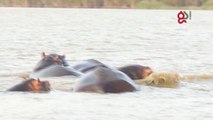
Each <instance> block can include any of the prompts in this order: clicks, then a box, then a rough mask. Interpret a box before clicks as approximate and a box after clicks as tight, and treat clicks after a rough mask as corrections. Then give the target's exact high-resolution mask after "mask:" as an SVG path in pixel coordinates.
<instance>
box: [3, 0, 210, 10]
mask: <svg viewBox="0 0 213 120" xmlns="http://www.w3.org/2000/svg"><path fill="white" fill-rule="evenodd" d="M0 7H65V8H139V9H213V0H0Z"/></svg>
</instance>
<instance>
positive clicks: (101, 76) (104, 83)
mask: <svg viewBox="0 0 213 120" xmlns="http://www.w3.org/2000/svg"><path fill="white" fill-rule="evenodd" d="M138 89H139V87H138V86H137V85H136V84H135V83H134V82H133V81H132V80H131V79H130V78H129V77H128V76H126V75H125V74H124V73H122V72H120V71H117V70H112V69H109V68H104V67H98V68H96V69H95V70H93V71H90V72H88V73H87V74H85V75H84V76H83V77H81V78H80V80H79V81H78V83H77V84H76V85H75V87H74V91H77V92H79V91H80V92H104V93H121V92H132V91H136V90H138Z"/></svg>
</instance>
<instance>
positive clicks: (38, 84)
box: [8, 78, 50, 92]
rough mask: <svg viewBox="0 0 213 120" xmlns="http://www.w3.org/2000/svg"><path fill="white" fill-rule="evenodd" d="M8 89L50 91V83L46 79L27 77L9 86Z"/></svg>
mask: <svg viewBox="0 0 213 120" xmlns="http://www.w3.org/2000/svg"><path fill="white" fill-rule="evenodd" d="M8 91H22V92H27V91H29V92H48V91H50V83H49V82H48V81H40V80H39V79H37V80H36V79H32V78H29V79H27V80H26V81H24V82H22V83H20V84H18V85H16V86H14V87H12V88H10V89H9V90H8Z"/></svg>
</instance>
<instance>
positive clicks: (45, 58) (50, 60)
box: [33, 52, 69, 72]
mask: <svg viewBox="0 0 213 120" xmlns="http://www.w3.org/2000/svg"><path fill="white" fill-rule="evenodd" d="M51 65H62V66H69V65H68V63H67V61H66V60H65V55H58V54H49V55H45V53H44V52H43V53H42V55H41V60H40V61H39V63H38V64H37V65H36V67H35V68H34V70H33V71H34V72H36V71H39V70H42V69H44V68H46V67H49V66H51Z"/></svg>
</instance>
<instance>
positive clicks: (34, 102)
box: [0, 8, 213, 120]
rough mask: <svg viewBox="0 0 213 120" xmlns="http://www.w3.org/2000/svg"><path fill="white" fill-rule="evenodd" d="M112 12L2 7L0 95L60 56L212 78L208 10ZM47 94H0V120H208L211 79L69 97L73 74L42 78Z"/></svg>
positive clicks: (210, 14)
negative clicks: (187, 13) (185, 15)
mask: <svg viewBox="0 0 213 120" xmlns="http://www.w3.org/2000/svg"><path fill="white" fill-rule="evenodd" d="M177 13H178V11H175V10H174V11H163V10H158V11H155V10H151V11H149V10H127V9H126V10H110V9H90V10H89V9H26V8H24V9H21V8H1V9H0V23H1V24H0V36H1V37H0V42H1V44H0V51H1V53H0V56H1V59H0V66H1V71H0V80H1V83H0V91H5V90H6V89H8V88H10V87H11V86H13V85H15V84H17V83H19V82H20V81H21V80H22V79H21V78H20V77H18V76H19V75H20V74H23V73H28V72H30V71H31V70H32V68H33V67H34V65H35V64H36V63H37V62H38V60H39V59H40V53H41V52H42V51H45V52H46V53H55V52H56V53H58V54H62V53H65V54H66V56H67V59H68V60H69V63H70V64H74V63H76V62H79V61H80V60H84V59H90V58H94V59H98V60H100V61H102V62H104V63H107V64H110V65H113V66H122V65H126V64H133V63H138V64H142V65H146V66H150V67H151V68H153V69H154V70H155V71H157V72H173V73H179V74H181V75H185V74H199V75H200V74H213V68H212V66H213V63H212V59H213V58H212V57H213V56H212V51H213V47H212V46H213V41H212V38H213V30H212V26H213V22H212V19H213V12H212V11H192V15H193V17H192V18H193V19H192V20H191V21H190V23H187V24H184V25H179V24H178V23H177V20H176V14H177ZM44 80H49V81H50V82H51V84H52V85H53V87H54V88H55V89H54V90H53V91H51V92H50V93H43V94H33V93H9V92H0V96H1V99H0V104H1V107H0V117H1V119H4V120H19V119H22V120H29V119H32V120H40V119H45V120H52V119H55V120H59V119H60V120H61V119H80V120H84V119H85V118H87V119H93V120H96V119H102V120H108V119H111V120H112V119H113V120H121V119H122V120H123V119H130V120H132V119H145V120H149V119H151V120H152V119H159V120H163V119H167V118H170V119H185V120H192V119H193V120H194V119H198V120H200V119H205V120H208V119H209V120H210V119H212V118H213V114H212V109H213V102H212V98H213V88H212V85H213V82H212V80H208V81H206V80H203V81H191V82H188V81H182V82H181V83H180V88H177V89H170V88H156V87H150V86H141V89H142V90H141V91H139V92H135V93H124V94H118V95H117V94H107V95H105V94H94V93H93V94H89V93H72V92H71V87H72V84H73V83H74V82H75V81H76V78H73V77H61V78H45V79H44Z"/></svg>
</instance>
